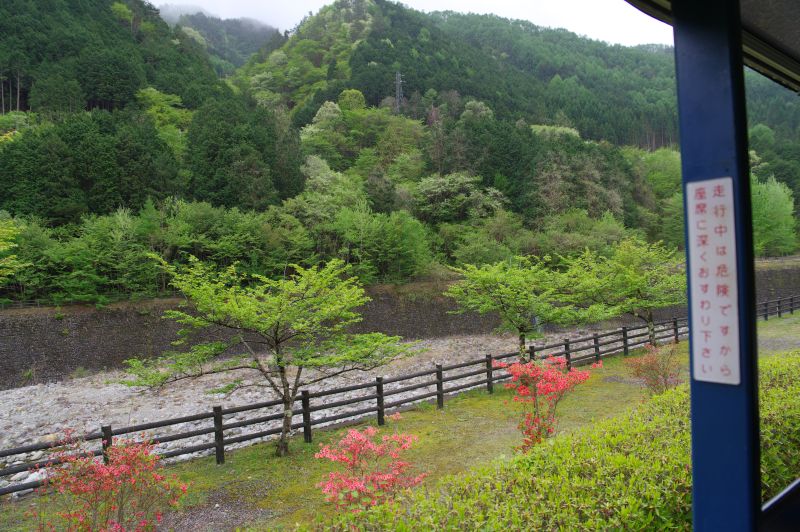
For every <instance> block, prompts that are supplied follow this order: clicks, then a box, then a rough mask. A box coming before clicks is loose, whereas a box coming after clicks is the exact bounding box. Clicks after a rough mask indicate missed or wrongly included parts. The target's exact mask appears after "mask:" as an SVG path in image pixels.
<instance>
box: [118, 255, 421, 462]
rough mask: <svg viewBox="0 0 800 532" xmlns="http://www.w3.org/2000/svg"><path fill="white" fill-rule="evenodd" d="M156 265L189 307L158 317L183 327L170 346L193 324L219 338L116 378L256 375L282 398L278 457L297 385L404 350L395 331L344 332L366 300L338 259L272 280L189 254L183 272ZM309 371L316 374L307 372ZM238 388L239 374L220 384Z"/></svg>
mask: <svg viewBox="0 0 800 532" xmlns="http://www.w3.org/2000/svg"><path fill="white" fill-rule="evenodd" d="M164 267H165V268H166V269H167V270H168V271H169V273H170V274H171V276H172V278H173V281H172V284H173V286H175V287H176V288H177V289H179V290H180V291H181V292H183V294H184V295H185V296H186V297H187V299H188V302H189V305H190V307H189V308H187V309H184V310H171V311H168V312H166V314H165V316H166V317H169V318H172V319H174V320H176V321H177V322H178V323H180V324H182V325H183V326H184V329H182V330H181V332H180V334H181V336H182V339H181V340H179V342H177V343H179V344H185V343H187V342H189V340H190V338H191V336H192V333H193V332H195V331H198V330H206V331H207V332H209V333H211V334H212V336H213V334H214V331H216V332H217V333H220V335H222V334H224V336H221V337H220V338H217V339H215V340H214V341H204V342H200V343H196V344H194V345H192V346H191V348H190V349H189V350H187V351H184V352H180V353H175V352H172V353H167V354H165V355H164V356H162V357H160V358H158V359H156V360H139V359H133V360H128V361H126V363H127V365H128V372H129V373H130V374H131V375H132V378H131V379H129V380H127V381H124V382H125V383H126V384H129V385H132V386H149V387H158V386H162V385H164V384H167V383H170V382H175V381H179V380H182V379H189V378H195V377H199V376H201V375H206V374H209V373H222V372H225V373H230V372H251V373H255V374H256V375H258V376H259V377H260V379H261V381H262V382H261V383H256V384H255V385H257V386H263V387H266V388H269V389H271V390H272V391H273V392H274V393H275V395H277V396H278V397H279V398H280V399H281V401H282V403H283V425H282V431H281V436H280V440H279V441H278V445H277V454H278V455H279V456H283V455H285V454H287V453H288V435H289V432H290V430H291V426H292V406H293V404H294V401H295V399H296V398H297V395H298V393H299V391H300V388H302V387H304V386H308V385H310V384H313V383H316V382H319V381H322V380H324V379H328V378H330V377H332V376H335V375H340V374H342V373H345V372H348V371H354V370H368V369H372V368H375V367H377V366H379V365H381V364H384V363H386V362H388V361H390V360H392V359H394V358H396V357H398V356H400V355H401V354H404V353H406V352H407V351H408V348H407V347H406V346H401V345H399V343H398V342H399V340H400V338H399V337H397V336H386V335H384V334H380V333H369V334H350V333H348V332H347V329H348V327H349V326H350V325H352V324H354V323H356V322H358V321H361V319H362V318H361V315H360V314H359V313H358V312H356V311H355V309H356V308H357V307H359V306H360V305H363V304H364V303H366V302H367V301H369V298H368V297H367V296H366V295H365V293H364V289H363V288H362V287H361V286H360V285H359V284H358V282H357V280H356V279H355V278H345V276H346V274H347V272H348V270H349V267H348V266H346V265H345V264H344V263H343V262H342V261H340V260H332V261H330V262H328V263H327V264H325V265H322V266H320V267H318V268H316V267H312V268H308V269H306V268H302V267H300V266H296V265H295V266H293V268H294V269H295V274H294V275H292V276H290V277H288V278H285V279H278V280H273V279H269V278H266V277H263V276H261V275H249V276H246V275H243V274H241V273H239V272H237V270H236V268H235V266H232V267H229V268H227V269H225V270H222V271H219V270H216V269H214V268H212V267H210V266H207V265H205V264H203V263H202V262H200V261H198V260H197V259H195V258H193V257H192V259H191V261H190V265H189V267H188V268H186V269H175V268H173V267H172V266H170V265H168V264H166V263H164ZM231 333H233V334H231ZM234 346H241V347H243V348H244V354H242V355H240V356H238V357H233V358H231V357H224V358H222V355H223V354H224V353H226V352H228V351H229V350H230V349H231V348H232V347H234ZM308 369H314V370H318V372H317V374H315V375H313V376H308V375H307V374H306V373H307V372H306V371H305V370H308ZM252 385H254V384H248V386H252ZM241 386H243V383H242V381H241V380H233V381H232V382H230V383H229V384H228V385H227V386H224V387H223V388H221V389H220V390H219V391H225V392H233V391H234V390H236V389H238V388H240V387H241Z"/></svg>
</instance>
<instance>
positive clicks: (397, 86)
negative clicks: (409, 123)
mask: <svg viewBox="0 0 800 532" xmlns="http://www.w3.org/2000/svg"><path fill="white" fill-rule="evenodd" d="M402 101H403V76H401V75H400V72H396V73H395V75H394V112H395V113H397V114H400V102H402Z"/></svg>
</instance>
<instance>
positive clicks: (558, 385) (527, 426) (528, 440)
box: [494, 357, 589, 452]
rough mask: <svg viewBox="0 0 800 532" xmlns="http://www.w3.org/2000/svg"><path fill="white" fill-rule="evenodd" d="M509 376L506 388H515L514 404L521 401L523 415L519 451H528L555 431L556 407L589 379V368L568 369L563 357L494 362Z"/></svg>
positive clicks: (520, 424)
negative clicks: (583, 369) (509, 379)
mask: <svg viewBox="0 0 800 532" xmlns="http://www.w3.org/2000/svg"><path fill="white" fill-rule="evenodd" d="M494 365H495V367H498V368H505V369H506V371H508V373H509V374H510V375H511V382H510V383H508V384H506V385H505V386H506V388H511V389H512V390H514V399H513V401H514V402H515V403H520V404H522V406H523V408H524V417H523V418H522V421H520V423H519V428H520V430H521V431H522V435H523V439H522V445H521V446H520V450H521V451H523V452H528V451H530V450H531V449H532V448H533V447H535V446H536V445H537V444H539V443H541V442H542V440H544V439H545V438H547V437H549V436H551V435H553V433H555V430H556V407H557V406H558V403H559V402H560V401H561V399H563V398H564V396H565V395H566V394H567V393H568V392H569V391H570V390H572V389H573V388H575V386H577V385H578V384H580V383H582V382H585V381H586V379H588V378H589V372H588V371H579V370H577V369H575V368H571V369H569V370H567V361H566V360H565V359H564V358H563V357H550V358H547V359H545V360H544V361H532V362H527V363H524V364H523V363H521V362H515V363H513V364H507V363H505V362H495V364H494Z"/></svg>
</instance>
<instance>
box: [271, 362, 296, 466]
mask: <svg viewBox="0 0 800 532" xmlns="http://www.w3.org/2000/svg"><path fill="white" fill-rule="evenodd" d="M278 372H279V373H280V376H281V399H283V424H282V425H281V437H280V439H278V444H277V448H276V449H275V454H276V455H278V456H286V455H287V454H289V433H290V432H291V431H292V405H293V404H294V397H293V396H292V388H291V385H290V384H289V378H288V376H287V375H286V368H285V367H283V366H278Z"/></svg>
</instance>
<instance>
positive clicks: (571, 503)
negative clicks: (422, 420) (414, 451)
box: [325, 351, 800, 530]
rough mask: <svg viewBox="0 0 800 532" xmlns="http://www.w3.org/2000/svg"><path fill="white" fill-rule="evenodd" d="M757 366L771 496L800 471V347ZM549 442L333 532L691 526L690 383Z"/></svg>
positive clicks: (765, 490) (343, 522)
mask: <svg viewBox="0 0 800 532" xmlns="http://www.w3.org/2000/svg"><path fill="white" fill-rule="evenodd" d="M759 369H760V372H761V385H760V386H759V389H760V400H761V471H762V489H761V496H762V500H767V499H769V498H770V497H773V496H774V495H776V494H777V493H778V492H779V491H780V490H781V489H783V488H784V487H786V486H787V485H788V484H789V483H790V482H792V481H793V480H794V479H795V477H796V475H797V472H798V471H800V378H798V377H800V351H798V352H794V353H791V354H789V355H786V356H785V357H782V358H781V357H772V358H769V359H765V360H761V361H760V368H759ZM551 441H552V445H541V446H538V447H536V448H534V449H533V450H532V451H531V452H530V453H528V454H526V455H521V456H517V457H515V458H513V459H512V460H506V461H496V462H494V463H493V464H492V465H489V466H484V467H481V468H477V469H474V470H472V471H471V472H469V473H467V474H464V475H458V476H452V477H448V478H445V479H443V480H442V481H441V482H440V483H439V484H438V485H437V486H435V487H433V488H432V489H431V490H429V491H422V490H416V491H415V492H412V493H409V494H407V495H405V496H403V497H399V498H397V499H396V500H395V501H394V502H393V503H390V504H383V505H378V506H376V507H374V508H370V509H369V510H367V511H365V512H362V513H360V514H358V515H348V516H343V517H340V518H339V519H338V521H336V522H334V523H332V524H326V525H325V528H326V530H327V529H330V528H333V529H338V530H344V529H347V530H375V529H386V528H387V527H388V528H392V529H395V530H478V529H480V530H521V529H525V530H555V529H559V530H598V529H602V530H605V529H614V530H665V529H682V530H689V529H691V526H692V516H691V451H690V423H689V392H688V387H686V386H681V387H678V388H676V389H673V390H669V391H667V392H666V393H664V394H662V395H659V396H656V397H653V398H652V399H651V400H650V401H648V402H647V403H644V404H642V405H640V406H639V407H637V408H636V409H634V410H632V411H630V412H629V413H627V414H624V415H621V416H617V417H615V418H612V419H608V420H604V421H600V422H598V423H596V424H595V425H593V426H591V427H587V428H585V429H583V430H580V431H578V432H576V433H573V434H572V435H565V436H561V437H557V438H554V439H553V440H551ZM389 524H390V525H389Z"/></svg>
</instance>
